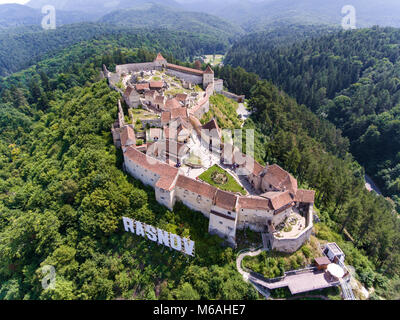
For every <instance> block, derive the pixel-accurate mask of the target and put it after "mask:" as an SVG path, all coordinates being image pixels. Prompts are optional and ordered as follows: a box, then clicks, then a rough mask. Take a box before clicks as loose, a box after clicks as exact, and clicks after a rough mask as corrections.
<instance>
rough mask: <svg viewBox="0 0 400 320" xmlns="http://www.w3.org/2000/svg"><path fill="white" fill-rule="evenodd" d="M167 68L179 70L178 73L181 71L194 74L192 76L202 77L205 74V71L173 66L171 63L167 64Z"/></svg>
mask: <svg viewBox="0 0 400 320" xmlns="http://www.w3.org/2000/svg"><path fill="white" fill-rule="evenodd" d="M167 68H168V69H173V70H177V71H181V72H186V73H192V74H195V75H197V76H202V75H203V73H204V71H202V70H197V69H192V68H188V67H183V66H178V65H176V64H171V63H168V64H167Z"/></svg>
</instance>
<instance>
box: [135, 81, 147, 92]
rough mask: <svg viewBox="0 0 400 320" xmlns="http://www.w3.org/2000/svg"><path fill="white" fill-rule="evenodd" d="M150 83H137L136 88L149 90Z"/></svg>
mask: <svg viewBox="0 0 400 320" xmlns="http://www.w3.org/2000/svg"><path fill="white" fill-rule="evenodd" d="M149 89H150V88H149V84H148V83H138V84H137V85H136V90H138V91H141V90H149Z"/></svg>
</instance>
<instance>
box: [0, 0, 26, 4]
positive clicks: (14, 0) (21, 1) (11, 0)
mask: <svg viewBox="0 0 400 320" xmlns="http://www.w3.org/2000/svg"><path fill="white" fill-rule="evenodd" d="M27 2H29V0H0V4H6V3H19V4H25V3H27Z"/></svg>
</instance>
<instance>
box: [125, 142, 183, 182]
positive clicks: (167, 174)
mask: <svg viewBox="0 0 400 320" xmlns="http://www.w3.org/2000/svg"><path fill="white" fill-rule="evenodd" d="M125 156H126V157H127V158H128V159H129V160H131V161H133V162H134V163H136V164H138V165H139V166H141V167H142V168H144V169H147V170H149V171H151V172H153V173H155V174H157V175H159V176H160V178H161V177H163V178H164V179H163V182H162V184H163V186H165V183H166V181H170V182H172V181H173V179H175V177H176V176H177V175H178V173H179V170H178V169H177V168H175V167H172V166H170V165H168V164H166V163H163V162H161V161H159V160H157V159H154V158H150V157H148V156H147V155H145V154H143V153H141V152H140V151H138V150H136V149H135V148H133V147H128V148H127V150H126V152H125Z"/></svg>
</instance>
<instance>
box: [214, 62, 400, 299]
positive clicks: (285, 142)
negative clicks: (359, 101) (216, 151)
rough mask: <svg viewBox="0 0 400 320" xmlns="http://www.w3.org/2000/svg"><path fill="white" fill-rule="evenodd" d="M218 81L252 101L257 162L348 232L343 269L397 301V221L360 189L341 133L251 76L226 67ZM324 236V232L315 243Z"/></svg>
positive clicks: (384, 204) (336, 228)
mask: <svg viewBox="0 0 400 320" xmlns="http://www.w3.org/2000/svg"><path fill="white" fill-rule="evenodd" d="M216 73H217V74H218V75H219V76H221V77H223V78H224V79H225V80H226V85H227V86H228V88H229V89H230V90H232V91H233V92H238V93H246V94H248V95H249V97H250V100H249V106H250V107H251V108H252V110H253V115H252V116H251V118H250V120H248V121H247V123H246V125H245V128H253V129H255V130H256V147H255V155H256V158H257V159H258V160H260V161H261V162H264V163H267V162H269V163H278V164H279V165H281V166H282V167H283V168H286V169H287V170H289V171H290V172H291V173H292V174H293V175H294V176H295V177H296V178H297V179H298V180H299V183H300V185H302V186H303V187H305V188H312V189H315V190H316V206H317V208H318V209H319V211H320V213H319V216H320V218H321V219H322V220H323V222H324V225H325V226H328V227H329V228H330V229H331V231H333V232H336V233H338V234H342V235H344V234H345V233H346V231H347V234H350V235H351V237H352V238H353V239H354V241H353V245H354V247H355V248H358V250H359V251H358V250H357V249H355V248H352V249H351V248H348V250H349V251H347V252H346V251H345V252H346V255H347V258H346V259H347V262H348V263H349V264H351V265H353V266H354V267H355V268H356V270H357V272H358V273H359V276H360V278H361V280H362V281H363V282H364V283H365V284H366V286H367V287H369V286H372V284H374V285H375V286H376V287H377V288H378V291H379V292H380V294H382V295H385V293H384V292H386V295H387V296H391V297H392V298H393V296H397V297H398V296H399V295H398V294H399V290H398V285H399V267H400V242H399V240H400V222H399V219H398V214H397V213H396V212H395V210H394V207H393V206H392V205H391V203H390V202H389V201H387V200H386V199H385V198H383V197H382V196H378V195H376V194H374V193H370V192H368V191H367V190H366V189H365V186H364V178H363V177H364V170H363V168H362V167H361V166H360V165H359V164H358V163H357V162H356V161H354V159H353V157H352V156H351V155H350V153H349V142H348V140H347V139H346V138H344V137H342V136H341V134H340V130H339V129H336V128H335V127H334V126H333V125H332V124H331V123H330V122H328V121H327V120H323V119H321V118H320V117H318V116H317V115H315V114H314V113H313V112H312V111H310V110H309V109H308V108H307V107H306V106H304V105H298V104H297V103H296V101H295V100H294V99H292V98H289V96H288V95H287V94H285V93H284V92H283V91H281V90H279V89H278V88H277V87H275V86H274V85H273V84H272V83H270V82H267V81H259V80H258V77H257V76H256V75H255V74H250V73H247V72H245V71H244V69H242V68H240V67H239V68H232V67H230V66H226V67H224V68H220V69H217V70H216ZM234 79H241V80H242V81H243V82H239V81H235V80H234ZM326 151H328V152H326ZM324 228H325V227H324ZM326 232H327V233H329V231H326ZM322 234H323V235H322ZM326 235H327V234H325V231H321V235H319V237H320V238H325V237H326ZM326 238H329V239H330V240H332V239H335V241H337V242H338V241H339V240H338V238H335V237H326ZM348 245H349V243H348V242H347V243H343V245H342V246H344V247H345V246H348ZM354 250H355V251H354ZM364 254H365V255H366V256H367V257H368V258H369V262H367V261H366V260H365V257H363V255H364ZM351 256H353V257H351ZM389 279H390V281H389ZM389 292H390V293H389Z"/></svg>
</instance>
